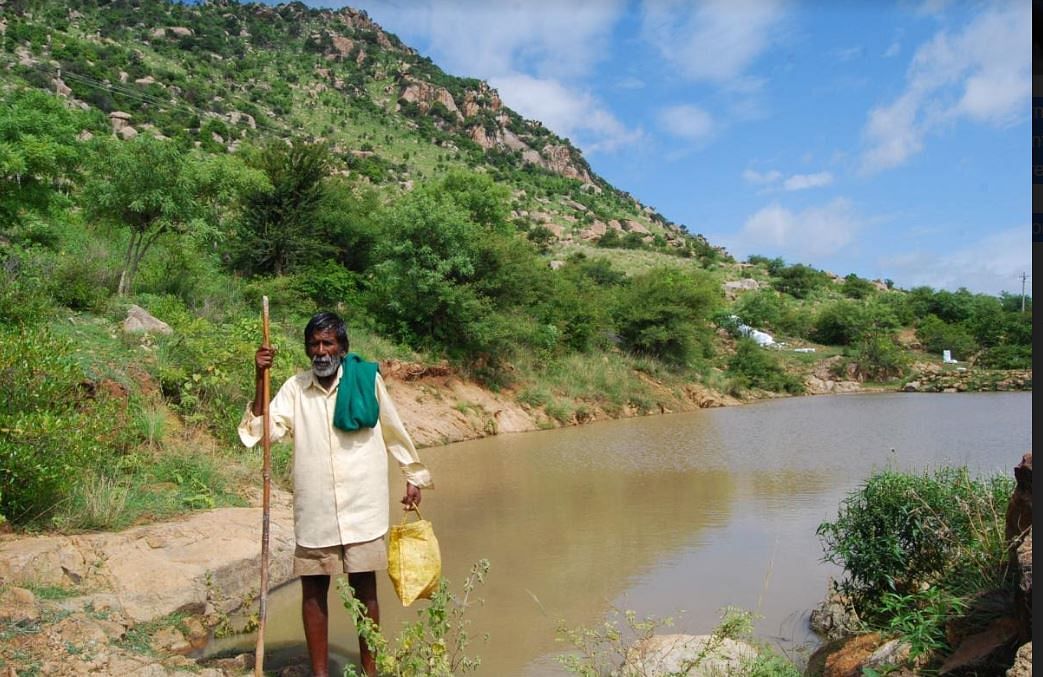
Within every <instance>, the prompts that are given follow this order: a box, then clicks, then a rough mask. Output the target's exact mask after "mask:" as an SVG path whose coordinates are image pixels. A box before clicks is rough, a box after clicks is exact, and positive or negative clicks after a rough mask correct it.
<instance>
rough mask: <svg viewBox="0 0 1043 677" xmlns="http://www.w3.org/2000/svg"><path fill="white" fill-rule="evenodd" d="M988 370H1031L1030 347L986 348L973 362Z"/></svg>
mask: <svg viewBox="0 0 1043 677" xmlns="http://www.w3.org/2000/svg"><path fill="white" fill-rule="evenodd" d="M974 364H975V365H977V366H979V367H986V368H988V369H1031V368H1032V346H1031V345H1020V346H1019V345H1002V346H993V347H992V348H986V349H985V350H983V351H981V353H979V354H978V358H977V359H976V360H975V362H974Z"/></svg>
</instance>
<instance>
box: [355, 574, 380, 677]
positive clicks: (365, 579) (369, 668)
mask: <svg viewBox="0 0 1043 677" xmlns="http://www.w3.org/2000/svg"><path fill="white" fill-rule="evenodd" d="M348 583H349V584H350V585H351V589H352V590H354V591H355V599H357V600H358V601H360V602H362V604H363V606H365V607H366V615H367V616H369V617H370V618H371V619H372V620H373V622H374V623H376V624H377V625H379V624H380V605H379V604H377V574H376V572H374V571H359V572H355V573H350V574H348ZM359 658H360V659H361V661H362V671H363V672H365V673H366V674H367V675H369V676H370V677H374V676H375V675H376V674H377V664H376V661H375V660H374V658H373V654H372V652H370V650H369V646H368V645H367V644H366V642H365V640H363V639H362V637H361V636H360V637H359Z"/></svg>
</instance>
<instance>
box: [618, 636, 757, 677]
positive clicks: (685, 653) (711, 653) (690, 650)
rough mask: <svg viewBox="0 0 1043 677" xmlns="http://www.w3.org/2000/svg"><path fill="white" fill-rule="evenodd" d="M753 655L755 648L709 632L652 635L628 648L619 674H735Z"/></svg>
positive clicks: (699, 676)
mask: <svg viewBox="0 0 1043 677" xmlns="http://www.w3.org/2000/svg"><path fill="white" fill-rule="evenodd" d="M756 658H757V650H756V649H755V648H753V647H752V646H750V645H749V644H747V643H745V642H740V641H738V640H734V639H728V638H718V637H714V636H713V635H654V636H652V637H649V638H648V639H646V640H644V641H641V642H638V643H637V644H635V645H634V647H633V648H631V650H630V652H629V655H628V656H627V658H626V665H625V666H624V668H623V674H635V675H642V676H643V677H660V676H662V677H665V676H666V675H689V676H690V677H702V676H710V675H737V674H741V673H742V671H743V667H744V664H748V663H749V662H751V661H753V660H754V659H756ZM628 670H629V671H628Z"/></svg>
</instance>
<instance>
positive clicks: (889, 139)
mask: <svg viewBox="0 0 1043 677" xmlns="http://www.w3.org/2000/svg"><path fill="white" fill-rule="evenodd" d="M1031 18H1032V17H1031V7H1030V5H1029V4H1028V3H1016V2H1010V3H1004V4H1001V5H998V6H996V7H994V8H991V9H989V10H987V11H985V12H983V13H982V14H980V15H978V16H977V17H976V18H975V19H974V20H973V21H971V22H970V23H969V24H968V25H967V26H966V27H965V28H964V30H963V31H962V32H961V33H958V34H956V35H950V34H949V33H947V32H945V31H942V32H939V33H938V34H936V35H935V36H934V37H933V38H932V39H931V40H930V41H929V42H927V43H926V44H924V45H922V46H921V47H920V48H919V49H917V50H916V54H915V55H914V56H913V59H912V62H911V63H910V65H909V70H908V72H907V73H906V89H905V91H904V92H903V93H902V94H901V95H899V96H898V97H897V98H896V99H895V100H894V101H893V102H892V103H890V104H886V105H882V106H879V107H877V108H874V109H873V110H871V111H869V114H868V119H867V121H866V126H865V128H864V129H863V135H864V138H865V141H866V145H867V148H866V150H865V152H864V154H863V156H862V162H861V169H862V170H863V171H864V172H867V173H872V172H876V171H881V170H885V169H890V168H892V167H897V166H899V165H901V164H903V163H904V162H905V161H906V160H908V159H909V158H910V157H911V156H913V155H915V154H916V153H919V152H920V151H921V150H922V149H923V147H924V139H925V137H926V136H927V135H928V134H930V133H934V132H939V131H941V130H942V129H944V128H945V126H947V125H950V124H952V123H953V122H957V121H960V120H964V119H966V120H971V121H974V122H980V123H986V124H991V125H996V126H1005V125H1009V124H1012V123H1014V122H1017V121H1018V120H1019V119H1021V117H1023V116H1024V113H1025V111H1026V110H1027V106H1028V104H1029V96H1030V88H1031V65H1032V64H1031V55H1030V52H1029V50H1028V49H1026V48H1025V45H1027V44H1028V42H1029V39H1030V31H1031V28H1030V26H1031Z"/></svg>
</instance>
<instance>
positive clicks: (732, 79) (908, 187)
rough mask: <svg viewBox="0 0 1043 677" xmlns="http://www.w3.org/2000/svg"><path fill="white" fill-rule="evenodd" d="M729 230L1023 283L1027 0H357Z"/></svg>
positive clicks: (636, 190)
mask: <svg viewBox="0 0 1043 677" xmlns="http://www.w3.org/2000/svg"><path fill="white" fill-rule="evenodd" d="M308 4H309V5H311V6H325V7H341V6H344V5H350V6H352V7H356V8H359V9H365V10H366V11H367V12H368V13H369V15H370V17H372V18H373V19H374V20H375V21H376V22H377V23H378V24H380V25H381V26H382V27H383V28H384V29H385V30H388V31H390V32H392V33H395V34H396V35H398V36H399V37H400V38H401V39H402V40H403V41H404V42H406V43H407V44H409V45H410V46H412V47H414V48H416V49H417V50H418V51H419V52H420V53H421V54H424V55H426V56H429V57H430V58H431V59H432V60H433V61H434V62H435V63H436V64H438V65H439V66H440V67H442V69H443V70H445V71H446V72H448V73H450V74H453V75H459V76H466V77H476V78H481V79H483V80H487V81H488V82H489V83H490V84H491V85H492V86H493V87H495V88H497V89H498V90H499V92H500V95H501V97H502V98H503V100H504V102H505V103H506V104H507V105H508V106H510V107H511V108H513V109H514V110H516V111H518V112H519V113H521V114H522V115H523V116H525V117H528V118H534V119H538V120H541V121H542V122H543V123H544V124H546V125H547V126H548V127H549V128H551V129H552V130H554V131H555V132H556V133H558V134H560V135H562V136H565V137H568V138H569V139H570V140H571V141H572V142H573V143H574V144H575V145H577V146H578V147H579V148H580V149H581V150H582V151H583V152H584V155H585V156H586V158H587V159H588V161H589V162H590V164H591V166H592V167H593V169H594V171H596V172H597V173H598V174H600V175H601V176H603V177H604V178H605V179H607V180H608V181H610V182H611V183H613V184H614V185H615V186H617V187H619V188H621V189H623V190H626V191H628V192H630V193H631V194H633V195H634V196H636V197H637V198H638V199H640V200H641V201H642V202H644V203H645V204H648V205H651V206H653V207H654V208H655V209H657V210H658V211H659V212H660V213H662V214H663V215H664V216H666V217H668V218H670V219H671V220H673V221H675V222H677V223H682V224H685V225H686V226H687V227H688V229H689V231H690V232H692V233H702V234H704V235H705V236H706V237H707V238H709V239H710V241H711V242H712V243H714V244H722V245H724V246H726V247H727V248H728V250H729V251H730V252H731V253H732V254H733V255H735V256H736V257H737V258H740V259H743V258H745V257H746V256H748V255H749V254H762V255H766V256H770V257H775V256H781V257H783V258H784V259H785V260H786V261H787V262H790V263H797V262H801V263H808V264H811V265H813V266H816V267H819V268H824V269H826V270H830V271H833V272H836V273H839V274H841V275H843V274H847V273H850V272H854V273H857V274H859V275H862V276H864V277H869V278H891V279H893V280H894V281H895V283H896V284H897V285H899V286H901V287H905V288H909V287H913V286H916V285H920V284H927V285H930V286H932V287H935V288H947V289H956V288H957V287H960V286H965V287H967V288H969V289H971V290H973V291H980V292H987V293H999V292H1000V291H1001V290H1008V291H1012V292H1019V293H1020V290H1021V281H1020V279H1018V275H1020V273H1022V272H1026V273H1029V274H1031V257H1030V246H1029V245H1030V240H1029V236H1030V230H1029V220H1030V190H1031V184H1030V174H1029V172H1030V168H1029V166H1030V157H1029V153H1030V150H1031V146H1030V134H1031V132H1030V86H1031V49H1030V41H1031V5H1030V3H1028V2H1025V1H1013V0H1011V1H1007V0H1003V1H1000V2H991V3H988V2H959V1H955V0H952V1H945V0H926V1H925V0H916V1H913V0H908V1H904V0H901V1H898V2H893V3H885V2H873V1H871V0H847V1H845V0H837V1H834V2H824V1H821V2H820V1H810V0H809V1H806V2H784V1H781V0H746V1H743V0H714V1H702V2H691V1H689V2H681V1H678V0H641V1H636V2H635V1H627V0H569V1H567V2H562V1H560V0H484V1H483V0H355V1H354V2H309V3H308Z"/></svg>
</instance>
